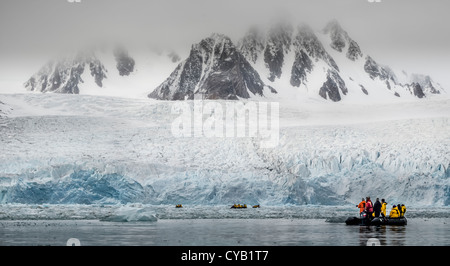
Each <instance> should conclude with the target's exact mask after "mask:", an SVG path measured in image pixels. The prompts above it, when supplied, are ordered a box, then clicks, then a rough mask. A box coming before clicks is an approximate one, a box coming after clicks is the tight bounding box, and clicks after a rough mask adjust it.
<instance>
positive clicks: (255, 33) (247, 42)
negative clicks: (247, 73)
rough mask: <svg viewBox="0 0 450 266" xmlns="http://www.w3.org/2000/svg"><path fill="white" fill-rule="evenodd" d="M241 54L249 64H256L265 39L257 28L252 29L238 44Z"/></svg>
mask: <svg viewBox="0 0 450 266" xmlns="http://www.w3.org/2000/svg"><path fill="white" fill-rule="evenodd" d="M237 46H238V49H239V51H240V52H241V54H242V55H243V56H244V57H245V58H246V59H247V60H248V61H249V62H251V63H256V61H257V60H258V58H259V55H260V54H261V53H262V51H263V50H264V47H265V39H264V36H263V34H262V33H261V31H260V30H259V29H258V28H257V27H252V28H250V30H249V31H248V32H247V33H246V34H245V36H244V37H243V38H242V39H241V40H240V41H239V42H238V45H237Z"/></svg>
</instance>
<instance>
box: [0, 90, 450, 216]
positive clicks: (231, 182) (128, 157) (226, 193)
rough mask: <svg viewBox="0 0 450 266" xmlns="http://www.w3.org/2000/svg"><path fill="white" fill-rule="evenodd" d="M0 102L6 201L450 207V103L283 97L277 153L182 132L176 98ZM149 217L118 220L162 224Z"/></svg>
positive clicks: (1, 196)
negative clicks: (174, 127)
mask: <svg viewBox="0 0 450 266" xmlns="http://www.w3.org/2000/svg"><path fill="white" fill-rule="evenodd" d="M264 100H267V101H270V100H271V99H270V98H265V99H264ZM0 101H1V102H2V103H4V105H5V106H8V110H9V111H8V113H7V114H6V115H4V116H1V117H0V119H1V121H0V125H1V127H0V129H1V134H0V143H1V146H0V147H1V152H0V203H1V204H2V205H3V206H15V204H19V205H20V204H25V205H27V206H28V205H29V206H35V205H39V206H42V205H45V204H55V205H70V204H75V205H77V204H78V205H90V206H110V205H114V206H115V205H117V206H118V205H126V204H142V206H146V205H161V206H175V204H183V205H199V206H200V205H201V206H224V205H230V206H231V205H232V204H234V203H245V204H247V205H254V204H261V205H262V206H274V208H275V207H276V206H305V205H313V206H318V205H333V206H337V205H345V206H352V205H353V204H356V203H358V202H359V200H360V199H361V197H365V196H371V197H372V198H376V197H379V198H385V199H386V201H387V202H388V203H395V204H398V203H404V204H407V205H409V206H448V205H450V179H449V177H450V153H449V150H450V133H449V132H450V123H449V115H450V100H449V99H448V98H443V97H430V98H428V99H425V100H420V101H418V100H400V99H399V100H395V101H394V100H392V102H389V103H367V102H366V103H364V104H362V103H358V102H353V103H351V102H348V101H347V102H342V103H333V104H330V103H329V102H326V101H325V100H320V99H306V100H304V101H303V102H298V101H292V102H289V101H286V102H283V103H282V104H280V140H279V145H278V146H277V147H275V148H261V147H260V145H259V144H260V140H259V139H258V138H257V137H255V138H249V137H243V138H196V137H192V138H176V137H174V136H172V134H171V131H170V130H171V123H172V122H173V120H174V119H175V118H176V115H173V114H172V113H171V106H172V105H173V104H174V103H173V102H168V101H156V100H152V99H127V98H119V97H106V96H92V95H59V94H40V93H24V94H22V93H16V94H1V95H0ZM191 102H192V101H191ZM219 102H221V101H219ZM223 103H225V101H223ZM5 204H6V205H5ZM11 208H12V207H11ZM140 213H141V212H136V211H135V212H132V214H130V213H129V212H128V211H127V210H124V211H122V214H121V212H118V213H117V215H116V218H117V219H119V220H120V219H125V218H123V217H131V219H132V220H133V219H135V220H139V219H144V220H145V219H149V220H152V219H153V216H152V215H153V214H152V212H145V211H144V212H143V213H142V215H141V216H139V214H140ZM121 215H122V216H121ZM136 215H137V216H136ZM121 217H122V218H121ZM113 220H114V219H113Z"/></svg>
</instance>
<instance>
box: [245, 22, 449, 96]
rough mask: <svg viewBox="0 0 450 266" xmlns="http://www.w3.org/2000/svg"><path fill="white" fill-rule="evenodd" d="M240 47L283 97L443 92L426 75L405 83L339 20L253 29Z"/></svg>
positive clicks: (405, 94)
mask: <svg viewBox="0 0 450 266" xmlns="http://www.w3.org/2000/svg"><path fill="white" fill-rule="evenodd" d="M239 49H240V51H241V53H242V54H243V55H244V56H246V58H247V59H248V60H249V61H250V62H251V63H252V65H253V66H254V67H255V69H257V70H258V72H259V73H260V74H261V76H262V77H263V78H265V80H264V81H266V83H267V84H269V85H271V86H273V87H274V88H275V89H276V90H277V91H278V92H280V94H282V93H283V90H287V89H288V88H291V91H294V93H295V92H298V93H305V92H306V94H307V95H308V96H309V97H315V96H317V95H320V96H321V97H322V98H325V99H330V100H332V101H340V100H342V99H343V97H345V96H347V95H348V97H352V98H357V99H364V97H361V96H367V97H369V98H370V97H381V98H385V97H390V96H397V97H410V96H415V97H418V98H422V97H425V96H426V95H429V94H439V93H440V92H441V91H442V88H441V86H440V85H439V84H436V83H434V82H433V81H432V79H431V78H430V77H429V76H424V75H413V76H409V77H406V79H403V80H404V82H403V83H401V82H400V81H399V79H398V78H397V75H396V74H395V73H394V71H393V70H392V69H391V68H389V67H387V66H383V65H381V64H379V63H377V62H376V61H375V60H374V59H373V58H372V57H371V56H370V55H368V54H365V53H364V52H363V51H362V49H361V48H360V46H359V45H358V43H357V42H356V41H355V40H353V39H352V38H351V37H350V35H349V34H348V33H347V32H346V31H345V30H344V29H343V28H342V27H341V25H340V24H339V23H338V22H337V21H336V20H333V21H331V22H329V23H328V24H327V25H326V26H325V28H324V29H323V30H322V31H320V32H314V31H313V30H312V29H311V28H310V27H309V26H308V25H305V24H303V25H299V26H298V27H297V28H295V29H293V27H292V26H290V25H286V24H279V25H275V26H273V27H272V28H271V29H269V30H268V31H267V32H266V33H265V34H264V33H262V32H261V30H258V29H257V28H252V29H251V30H250V31H249V32H248V34H247V35H246V36H244V38H243V39H242V40H241V41H240V42H239ZM425 77H427V78H425ZM419 80H420V82H418V81H419ZM292 88H294V89H292ZM295 88H298V89H295ZM367 97H366V98H367Z"/></svg>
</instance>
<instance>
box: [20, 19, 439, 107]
mask: <svg viewBox="0 0 450 266" xmlns="http://www.w3.org/2000/svg"><path fill="white" fill-rule="evenodd" d="M120 47H121V48H114V49H109V50H108V49H107V51H106V52H105V51H101V50H102V49H87V50H80V51H78V52H76V53H73V54H72V55H65V56H63V57H61V58H59V59H55V60H52V61H50V62H48V63H47V64H46V65H45V66H43V67H42V68H41V69H40V70H39V71H38V72H37V73H36V74H35V75H33V76H32V77H31V78H30V79H29V80H28V81H27V82H26V83H25V87H26V88H27V89H28V90H31V91H40V92H57V93H71V94H77V93H82V94H86V93H88V94H103V95H127V94H133V95H139V97H142V96H143V95H146V96H148V97H150V98H155V99H159V100H184V99H193V98H194V95H196V94H201V95H203V97H204V98H206V99H228V100H236V99H239V98H253V97H254V96H256V97H261V96H264V97H271V98H276V99H283V98H288V99H292V98H319V99H327V100H330V101H334V102H337V101H342V100H349V101H352V100H353V101H361V100H362V101H364V100H368V99H379V100H381V101H383V100H386V99H389V98H396V97H401V98H424V97H427V96H428V95H431V94H440V93H441V92H444V90H443V88H442V87H441V86H440V85H439V84H438V83H436V82H435V81H433V79H432V78H431V77H430V76H428V75H422V74H411V75H408V74H406V72H405V71H402V72H400V73H399V72H396V71H394V70H393V69H391V68H390V67H389V66H385V65H382V64H380V63H379V62H377V61H376V60H375V59H374V58H375V56H372V55H369V54H366V53H365V52H364V49H363V48H361V47H360V46H359V44H358V43H357V41H355V40H354V39H352V38H351V37H350V34H349V33H348V32H347V31H345V30H344V29H343V28H342V27H341V25H340V24H339V23H338V22H337V21H336V20H332V21H331V22H329V23H328V24H327V25H326V26H325V27H324V28H323V29H322V30H320V31H314V30H313V29H312V28H311V27H309V26H308V25H306V24H301V25H298V26H295V27H294V26H293V25H291V24H289V23H279V24H274V25H273V26H272V27H271V28H270V29H268V30H262V29H260V28H257V27H253V28H251V29H250V30H249V31H248V33H247V34H245V36H243V38H241V39H240V40H238V41H237V42H233V41H232V40H231V39H230V38H229V37H227V36H225V35H222V34H216V33H215V34H212V35H211V36H209V37H207V38H204V39H202V40H201V41H200V42H198V43H196V44H193V45H192V47H191V50H190V52H189V54H188V55H187V56H186V57H185V58H181V57H180V56H179V55H178V54H177V53H175V52H173V51H172V52H166V53H165V56H164V60H163V59H161V58H158V59H156V60H155V56H154V55H150V54H149V53H148V52H147V53H133V52H129V51H128V47H124V46H120ZM182 59H184V60H183V61H181V62H180V60H182ZM149 65H151V66H149ZM99 88H103V89H101V90H100V89H99ZM111 88H115V89H111ZM136 90H137V91H139V94H136V93H133V91H136ZM149 92H150V93H149ZM277 92H278V93H277ZM144 97H145V96H144Z"/></svg>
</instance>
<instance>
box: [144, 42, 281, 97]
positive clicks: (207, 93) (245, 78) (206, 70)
mask: <svg viewBox="0 0 450 266" xmlns="http://www.w3.org/2000/svg"><path fill="white" fill-rule="evenodd" d="M266 88H267V89H268V90H269V91H270V92H272V93H275V92H276V91H275V90H274V89H273V88H271V87H269V86H266V85H265V84H264V83H263V82H262V81H261V79H260V77H259V74H258V73H257V72H256V71H255V70H254V69H253V68H252V67H251V66H250V64H249V62H248V61H247V60H246V59H245V57H244V56H243V55H241V54H240V52H239V51H238V50H237V49H236V46H235V45H234V44H233V42H232V41H231V39H230V38H228V37H226V36H224V35H221V34H213V35H211V36H210V37H208V38H205V39H203V40H202V41H200V42H199V43H198V44H194V45H193V46H192V49H191V52H190V54H189V57H188V58H187V59H186V60H184V61H183V62H181V63H180V64H179V65H178V66H177V68H176V69H175V70H174V71H173V72H172V74H171V75H170V76H169V78H167V80H166V81H164V82H163V83H162V84H161V85H160V86H158V87H157V88H156V89H155V90H154V91H153V92H152V93H150V94H149V95H148V97H150V98H155V99H159V100H184V99H193V98H194V95H195V94H201V95H202V97H204V98H205V99H227V100H237V99H238V98H249V97H250V94H252V95H260V96H262V95H264V90H265V89H266Z"/></svg>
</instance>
